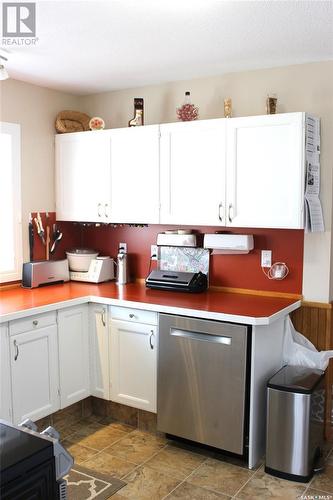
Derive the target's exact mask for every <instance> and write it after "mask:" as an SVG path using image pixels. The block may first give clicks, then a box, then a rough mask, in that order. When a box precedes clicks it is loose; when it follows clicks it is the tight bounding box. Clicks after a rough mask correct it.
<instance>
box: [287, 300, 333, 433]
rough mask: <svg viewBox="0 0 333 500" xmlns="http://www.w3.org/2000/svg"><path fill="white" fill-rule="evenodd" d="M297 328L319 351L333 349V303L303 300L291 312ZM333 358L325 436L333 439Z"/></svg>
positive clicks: (328, 374)
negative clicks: (297, 307) (300, 304)
mask: <svg viewBox="0 0 333 500" xmlns="http://www.w3.org/2000/svg"><path fill="white" fill-rule="evenodd" d="M290 317H291V320H292V322H293V325H294V327H295V329H296V330H297V331H298V332H300V333H302V334H303V335H304V337H306V338H307V339H309V340H310V342H312V344H313V345H314V346H315V347H316V349H318V351H323V350H325V351H326V350H329V349H333V328H332V326H333V325H332V323H333V321H332V304H324V303H316V302H303V303H302V306H301V307H300V308H299V309H297V310H296V311H293V312H292V313H291V314H290ZM332 384H333V360H331V361H330V363H329V366H328V368H327V371H326V395H327V397H326V408H325V436H326V439H333V427H332Z"/></svg>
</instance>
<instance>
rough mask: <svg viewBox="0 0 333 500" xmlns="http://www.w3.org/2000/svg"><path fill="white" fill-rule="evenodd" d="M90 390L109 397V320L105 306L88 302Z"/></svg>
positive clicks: (94, 394) (94, 393)
mask: <svg viewBox="0 0 333 500" xmlns="http://www.w3.org/2000/svg"><path fill="white" fill-rule="evenodd" d="M89 330H90V331H89V342H90V392H91V395H92V396H96V397H97V398H101V399H109V398H110V370H109V322H108V309H107V306H103V305H101V304H89Z"/></svg>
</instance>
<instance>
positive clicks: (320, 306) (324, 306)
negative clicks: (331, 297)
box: [302, 300, 333, 309]
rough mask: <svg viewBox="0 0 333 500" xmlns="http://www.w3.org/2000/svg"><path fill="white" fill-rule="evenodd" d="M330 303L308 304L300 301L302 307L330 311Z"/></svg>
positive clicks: (305, 301)
mask: <svg viewBox="0 0 333 500" xmlns="http://www.w3.org/2000/svg"><path fill="white" fill-rule="evenodd" d="M332 305H333V304H332V302H308V301H307V300H303V301H302V306H303V307H316V308H317V309H332Z"/></svg>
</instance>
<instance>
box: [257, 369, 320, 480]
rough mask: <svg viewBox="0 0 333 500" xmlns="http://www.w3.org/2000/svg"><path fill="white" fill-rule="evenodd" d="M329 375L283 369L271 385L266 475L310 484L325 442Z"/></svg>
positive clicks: (311, 371)
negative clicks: (326, 392) (326, 384)
mask: <svg viewBox="0 0 333 500" xmlns="http://www.w3.org/2000/svg"><path fill="white" fill-rule="evenodd" d="M324 379H325V373H324V372H322V371H321V370H315V369H310V368H304V367H299V366H285V367H283V368H281V370H280V371H278V372H277V373H276V374H275V375H274V376H273V377H272V378H271V379H270V380H269V382H268V384H267V427H266V466H265V471H266V472H267V473H269V474H272V475H273V476H278V477H282V478H284V479H290V480H293V481H299V482H307V481H309V480H310V479H311V477H312V476H313V473H314V470H315V468H316V466H317V462H318V461H319V459H320V457H321V449H322V445H323V441H324V417H325V383H324Z"/></svg>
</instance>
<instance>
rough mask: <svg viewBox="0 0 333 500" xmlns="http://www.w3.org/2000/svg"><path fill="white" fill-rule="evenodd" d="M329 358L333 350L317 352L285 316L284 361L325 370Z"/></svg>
mask: <svg viewBox="0 0 333 500" xmlns="http://www.w3.org/2000/svg"><path fill="white" fill-rule="evenodd" d="M330 358H333V351H320V352H318V351H317V349H316V348H315V346H314V345H313V344H312V343H311V342H310V340H308V339H307V338H305V337H304V335H301V334H300V333H299V332H297V331H296V330H295V328H294V325H293V324H292V322H291V319H290V317H289V316H288V317H287V318H286V322H285V333H284V343H283V361H284V362H285V363H287V364H288V365H293V366H307V367H308V368H317V369H318V370H323V371H325V370H326V368H327V366H328V362H329V359H330Z"/></svg>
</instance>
